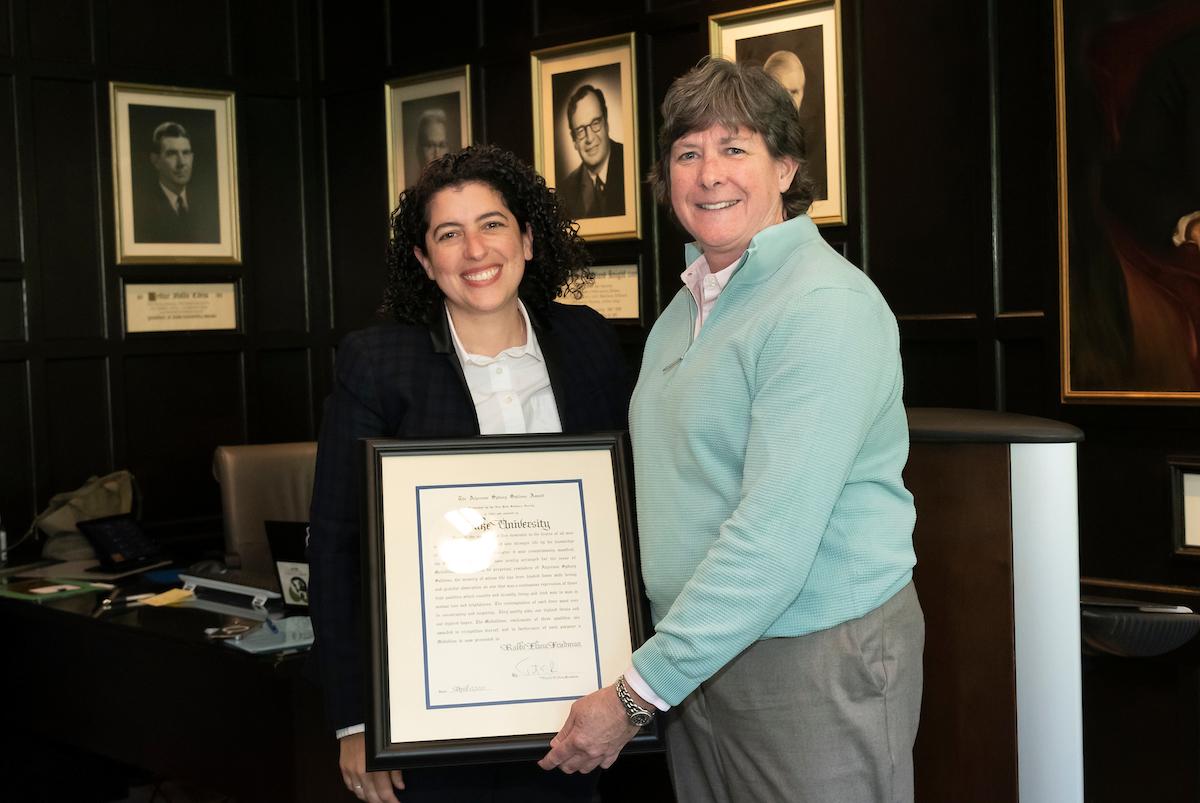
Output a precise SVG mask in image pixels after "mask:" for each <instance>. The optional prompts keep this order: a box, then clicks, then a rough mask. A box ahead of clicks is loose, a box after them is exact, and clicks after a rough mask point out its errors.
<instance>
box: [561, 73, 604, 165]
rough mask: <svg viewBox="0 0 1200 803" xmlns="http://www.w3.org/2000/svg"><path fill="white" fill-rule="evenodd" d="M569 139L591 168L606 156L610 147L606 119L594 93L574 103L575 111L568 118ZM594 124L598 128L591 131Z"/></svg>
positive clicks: (580, 156) (601, 161)
mask: <svg viewBox="0 0 1200 803" xmlns="http://www.w3.org/2000/svg"><path fill="white" fill-rule="evenodd" d="M569 123H570V125H571V139H572V141H573V142H574V143H575V150H577V151H578V152H579V158H580V159H582V160H583V163H584V164H585V165H587V166H588V167H589V168H591V169H592V170H595V169H596V168H598V167H600V165H601V164H602V163H603V162H604V160H605V159H607V158H608V151H609V148H610V145H609V139H608V120H607V119H605V117H604V111H603V110H602V109H601V108H600V99H599V98H597V97H596V95H595V93H593V92H589V93H587V94H586V95H584V96H583V97H582V98H580V99H579V103H577V104H576V105H575V113H574V114H572V115H571V119H570V120H569ZM593 125H595V126H596V127H597V128H598V129H599V130H597V131H593V130H592V126H593Z"/></svg>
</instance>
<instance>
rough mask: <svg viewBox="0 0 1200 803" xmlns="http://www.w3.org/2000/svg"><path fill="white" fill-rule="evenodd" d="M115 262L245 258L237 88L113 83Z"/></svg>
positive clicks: (232, 261)
mask: <svg viewBox="0 0 1200 803" xmlns="http://www.w3.org/2000/svg"><path fill="white" fill-rule="evenodd" d="M109 97H110V101H111V102H110V111H111V118H112V150H113V194H114V204H115V214H114V215H113V218H114V222H115V224H116V238H115V240H116V246H117V263H118V264H122V265H130V264H137V263H148V262H150V263H155V262H157V263H163V262H173V263H181V262H186V263H225V264H239V263H241V237H240V233H239V230H238V201H237V198H238V195H237V148H236V143H235V139H236V136H235V131H236V123H235V119H234V103H233V93H232V92H217V91H210V90H204V89H182V88H179V87H163V86H146V85H141V84H123V83H116V82H114V83H110V84H109Z"/></svg>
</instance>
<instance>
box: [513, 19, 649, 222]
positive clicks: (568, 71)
mask: <svg viewBox="0 0 1200 803" xmlns="http://www.w3.org/2000/svg"><path fill="white" fill-rule="evenodd" d="M532 69H533V131H534V167H535V168H536V169H537V170H538V172H539V173H541V174H542V175H543V176H544V177H545V178H546V183H547V184H549V185H550V186H551V187H554V189H555V192H556V193H557V195H558V199H559V203H560V204H561V205H562V207H563V208H564V210H565V211H566V213H567V215H568V216H569V217H571V218H572V219H573V220H576V221H578V222H579V233H580V234H581V235H583V236H584V237H586V238H587V239H589V240H615V239H625V238H640V237H641V215H640V214H639V212H640V205H639V204H640V194H639V193H638V187H639V186H640V182H639V180H638V177H639V176H640V165H639V163H638V152H637V143H638V134H637V97H636V85H635V81H634V76H635V75H636V72H637V71H636V64H635V60H634V42H633V34H622V35H621V36H614V37H609V38H606V39H595V40H592V41H588V42H579V43H576V44H571V45H565V46H562V47H555V48H550V49H547V50H539V51H537V52H535V53H533V55H532Z"/></svg>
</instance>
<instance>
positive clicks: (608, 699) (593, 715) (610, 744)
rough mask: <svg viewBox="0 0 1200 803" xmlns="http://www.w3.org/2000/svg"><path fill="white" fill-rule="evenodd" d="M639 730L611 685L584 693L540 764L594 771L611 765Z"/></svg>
mask: <svg viewBox="0 0 1200 803" xmlns="http://www.w3.org/2000/svg"><path fill="white" fill-rule="evenodd" d="M637 732H638V727H637V726H636V725H633V724H630V722H629V717H628V716H627V715H626V714H625V706H623V705H621V701H620V700H619V699H617V691H616V689H615V688H614V687H612V686H608V687H605V688H603V689H600V690H599V691H594V692H592V693H591V694H589V695H588V696H587V697H581V698H579V699H578V700H576V701H575V703H574V704H573V705H572V706H571V713H570V714H569V715H568V716H567V721H566V722H565V723H564V724H563V726H562V730H560V731H559V732H558V735H557V736H555V737H554V738H553V739H551V740H550V752H549V753H547V754H546V755H545V756H544V757H543V758H542V760H541V761H539V762H538V766H539V767H541V768H542V769H544V770H552V769H554V768H555V767H558V768H559V769H561V770H562V771H563V772H568V773H570V772H591V771H592V770H594V769H596V767H604V768H605V769H608V768H609V767H611V766H612V763H613V762H614V761H616V760H617V756H618V755H620V753H621V748H623V747H624V746H625V744H626V743H627V742H628V741H629V740H630V739H632V738H633V737H634V734H636V733H637Z"/></svg>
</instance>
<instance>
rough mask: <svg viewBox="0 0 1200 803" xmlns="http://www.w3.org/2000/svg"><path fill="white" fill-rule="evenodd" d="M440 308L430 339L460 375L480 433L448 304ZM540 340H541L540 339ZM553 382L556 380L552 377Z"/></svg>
mask: <svg viewBox="0 0 1200 803" xmlns="http://www.w3.org/2000/svg"><path fill="white" fill-rule="evenodd" d="M438 306H439V307H440V309H439V310H438V313H437V314H436V315H434V317H433V320H432V321H430V322H429V340H430V341H431V344H432V345H433V351H434V353H435V354H441V355H443V356H444V357H445V359H446V360H447V361H448V362H449V363H450V368H451V370H452V371H453V372H454V376H456V377H458V385H459V389H460V390H461V391H462V394H463V397H464V398H465V399H466V400H467V406H468V407H469V408H470V409H471V426H473V427H474V428H475V434H476V435H478V434H479V415H478V414H477V413H476V412H475V402H474V400H473V399H472V397H471V387H470V385H468V384H467V375H466V374H465V373H464V372H463V367H462V363H461V362H460V361H459V359H458V352H456V351H455V350H454V340H453V338H451V337H450V319H449V318H448V317H447V316H448V313H447V312H446V305H445V304H439V305H438ZM539 342H540V341H539ZM550 381H551V384H553V382H554V380H553V379H551V380H550Z"/></svg>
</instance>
